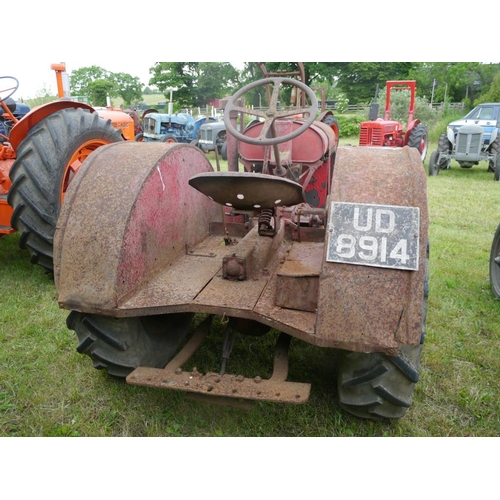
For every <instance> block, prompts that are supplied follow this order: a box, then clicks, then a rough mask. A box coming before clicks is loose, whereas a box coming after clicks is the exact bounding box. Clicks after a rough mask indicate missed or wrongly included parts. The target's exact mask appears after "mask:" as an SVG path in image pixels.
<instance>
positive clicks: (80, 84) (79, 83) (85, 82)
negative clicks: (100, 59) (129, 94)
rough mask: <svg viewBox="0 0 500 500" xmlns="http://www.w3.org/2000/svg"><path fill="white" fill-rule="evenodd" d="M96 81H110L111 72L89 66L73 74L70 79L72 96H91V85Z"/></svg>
mask: <svg viewBox="0 0 500 500" xmlns="http://www.w3.org/2000/svg"><path fill="white" fill-rule="evenodd" d="M95 80H110V72H109V71H107V70H105V69H104V68H101V67H100V66H88V67H84V68H79V69H77V70H75V71H73V72H71V75H70V77H69V81H70V83H69V87H70V91H71V94H72V95H83V96H89V95H90V92H89V85H90V84H91V83H92V82H94V81H95Z"/></svg>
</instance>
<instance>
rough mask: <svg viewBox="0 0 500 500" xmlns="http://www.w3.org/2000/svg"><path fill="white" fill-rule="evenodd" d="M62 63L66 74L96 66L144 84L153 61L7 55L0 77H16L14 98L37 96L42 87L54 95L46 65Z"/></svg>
mask: <svg viewBox="0 0 500 500" xmlns="http://www.w3.org/2000/svg"><path fill="white" fill-rule="evenodd" d="M62 62H64V63H65V64H66V72H67V73H68V74H71V72H72V71H75V70H77V69H80V68H85V67H89V66H100V67H101V68H104V69H105V70H107V71H110V72H112V73H128V74H130V75H131V76H136V77H138V78H139V80H140V81H141V83H142V84H144V85H145V86H146V85H148V83H149V79H150V75H149V68H151V67H152V66H154V64H155V62H154V61H147V60H144V59H142V58H138V59H135V58H134V59H130V60H122V61H119V60H116V59H108V60H106V59H97V58H96V59H91V58H89V57H88V56H85V55H83V56H81V55H80V56H77V57H76V58H75V59H67V58H66V59H62V58H57V56H56V55H55V56H54V57H53V58H52V59H47V60H45V59H37V60H35V61H33V62H31V63H30V64H28V65H25V64H21V63H19V62H18V61H17V60H9V57H7V58H6V59H4V60H3V61H2V63H1V66H0V68H1V69H0V72H1V74H0V76H13V77H15V78H17V79H18V81H19V88H18V90H17V91H16V93H15V94H14V95H13V96H12V97H13V98H14V99H16V100H23V99H31V98H34V97H37V94H39V93H40V92H41V90H42V89H47V90H51V93H52V94H56V93H57V85H56V76H55V72H54V70H52V69H50V66H51V65H52V64H54V63H57V64H58V63H62ZM6 82H7V81H6ZM0 89H2V80H0Z"/></svg>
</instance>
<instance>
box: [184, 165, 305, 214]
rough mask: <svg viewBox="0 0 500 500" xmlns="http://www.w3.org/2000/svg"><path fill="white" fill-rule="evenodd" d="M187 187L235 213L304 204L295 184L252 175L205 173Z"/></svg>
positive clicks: (299, 186)
mask: <svg viewBox="0 0 500 500" xmlns="http://www.w3.org/2000/svg"><path fill="white" fill-rule="evenodd" d="M189 184H190V185H191V186H192V187H194V188H195V189H197V190H198V191H200V193H203V194H204V195H205V196H208V197H209V198H210V199H212V200H213V201H215V202H216V203H219V204H220V205H224V206H228V207H233V208H235V209H237V210H254V209H262V208H274V207H277V206H286V207H291V206H294V205H298V204H300V203H304V202H305V201H306V200H305V195H304V189H303V188H302V186H301V185H300V184H298V183H297V182H294V181H291V180H289V179H284V178H283V177H277V176H274V175H267V174H257V173H252V172H206V173H202V174H198V175H195V176H194V177H191V179H189Z"/></svg>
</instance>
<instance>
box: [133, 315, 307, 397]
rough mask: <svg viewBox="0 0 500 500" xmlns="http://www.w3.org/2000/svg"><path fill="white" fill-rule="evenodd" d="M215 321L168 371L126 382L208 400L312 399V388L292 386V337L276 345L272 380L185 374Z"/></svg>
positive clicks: (140, 373) (143, 373) (143, 370)
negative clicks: (207, 398) (289, 371)
mask: <svg viewBox="0 0 500 500" xmlns="http://www.w3.org/2000/svg"><path fill="white" fill-rule="evenodd" d="M211 320H212V317H211V316H209V317H208V318H207V319H205V320H204V321H203V322H202V323H201V324H200V325H199V326H198V328H197V329H196V331H195V332H194V334H193V336H192V337H191V339H190V340H189V342H188V343H187V344H186V345H185V346H184V348H183V349H182V350H181V351H180V352H179V353H178V354H177V355H176V356H175V357H174V358H173V359H172V360H171V361H170V362H169V363H168V364H167V366H165V368H148V367H138V368H136V369H135V370H134V371H133V372H132V373H130V374H129V375H128V376H127V378H126V381H127V383H128V384H131V385H140V386H146V387H156V388H159V389H173V390H180V391H185V392H188V393H197V394H203V395H206V396H214V397H219V398H221V397H223V398H236V399H246V400H254V401H272V402H279V403H295V404H298V403H305V402H307V400H308V399H309V395H310V391H311V384H307V383H299V382H290V381H287V380H286V378H287V376H288V348H289V345H290V340H291V337H290V336H289V335H287V334H285V333H281V334H280V336H279V337H278V340H277V342H276V348H275V354H274V365H273V374H272V376H271V377H270V378H269V379H262V378H261V377H259V376H257V377H254V378H247V377H244V376H243V375H234V374H228V373H224V374H220V373H212V372H208V373H205V374H203V373H200V372H198V370H197V369H196V368H193V369H192V370H191V371H184V370H182V365H183V364H184V363H186V361H187V360H188V359H190V358H191V356H192V355H193V354H194V353H195V351H196V350H197V349H198V347H199V346H200V345H201V343H202V342H203V339H204V338H205V336H206V335H207V333H208V331H209V330H210V325H211Z"/></svg>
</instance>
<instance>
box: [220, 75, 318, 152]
mask: <svg viewBox="0 0 500 500" xmlns="http://www.w3.org/2000/svg"><path fill="white" fill-rule="evenodd" d="M266 85H273V89H272V93H271V99H270V103H269V108H268V109H267V110H265V111H262V110H252V109H246V108H242V107H241V106H238V105H237V104H236V103H237V102H238V99H240V98H241V96H242V95H244V94H246V93H247V92H248V91H250V90H252V89H254V88H256V87H261V86H266ZM283 85H291V86H295V87H298V88H299V89H301V90H302V91H304V92H305V93H306V95H307V97H308V98H309V100H310V102H311V105H310V106H306V107H299V108H294V109H278V103H279V95H280V90H281V88H282V86H283ZM233 112H242V113H246V114H249V115H253V116H258V117H260V118H264V123H263V125H262V131H261V133H260V134H259V135H258V137H248V136H245V135H244V134H242V133H241V132H238V131H237V130H236V129H235V127H234V126H233V124H232V123H231V121H230V119H229V117H230V116H231V114H232V113H233ZM317 112H318V99H317V97H316V95H315V94H314V92H313V91H312V89H310V88H309V87H308V86H307V85H305V84H304V83H302V82H300V81H298V80H295V79H292V78H265V79H263V80H258V81H256V82H253V83H250V84H248V85H246V86H245V87H243V88H241V89H240V90H239V91H238V92H236V93H235V94H234V95H233V96H232V97H231V99H230V100H229V102H228V103H227V105H226V110H225V113H224V123H225V125H226V129H227V131H228V132H229V133H230V134H231V135H233V136H234V137H236V139H238V140H240V141H243V142H246V143H248V144H254V145H258V146H273V145H275V144H280V143H282V142H286V141H289V140H291V139H293V138H295V137H297V136H299V135H300V134H302V133H303V132H305V131H306V130H307V129H308V128H309V127H310V126H311V125H312V123H313V121H314V119H315V117H316V114H317ZM300 114H302V115H304V116H305V117H306V119H305V121H304V123H303V124H302V125H301V126H300V127H298V128H297V129H295V130H294V131H292V132H290V133H288V134H285V135H282V136H274V137H270V136H269V132H270V131H271V132H273V133H274V131H275V128H274V127H273V125H274V123H275V121H276V120H278V119H282V118H288V117H291V116H295V115H300Z"/></svg>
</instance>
